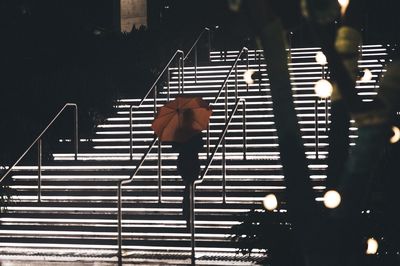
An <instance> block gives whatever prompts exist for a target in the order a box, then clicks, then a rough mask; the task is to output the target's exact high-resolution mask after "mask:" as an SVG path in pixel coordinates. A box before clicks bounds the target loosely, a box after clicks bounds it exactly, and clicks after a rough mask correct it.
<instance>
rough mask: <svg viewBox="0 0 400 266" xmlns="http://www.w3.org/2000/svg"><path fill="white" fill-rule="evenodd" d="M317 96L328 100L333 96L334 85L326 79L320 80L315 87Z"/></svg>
mask: <svg viewBox="0 0 400 266" xmlns="http://www.w3.org/2000/svg"><path fill="white" fill-rule="evenodd" d="M314 91H315V94H317V96H318V97H320V98H328V97H330V96H331V95H332V91H333V87H332V84H331V83H330V82H329V81H327V80H326V79H321V80H318V81H317V82H316V83H315V85H314Z"/></svg>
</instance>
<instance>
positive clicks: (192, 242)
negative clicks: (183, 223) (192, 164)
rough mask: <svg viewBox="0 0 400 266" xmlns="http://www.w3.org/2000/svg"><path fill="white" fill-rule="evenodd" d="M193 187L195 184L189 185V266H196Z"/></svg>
mask: <svg viewBox="0 0 400 266" xmlns="http://www.w3.org/2000/svg"><path fill="white" fill-rule="evenodd" d="M195 186H196V184H195V183H194V182H192V183H191V185H190V188H189V189H190V247H191V256H190V260H191V265H196V250H195V247H196V242H195V224H194V221H195V213H194V208H195V204H196V203H195V191H196V189H195Z"/></svg>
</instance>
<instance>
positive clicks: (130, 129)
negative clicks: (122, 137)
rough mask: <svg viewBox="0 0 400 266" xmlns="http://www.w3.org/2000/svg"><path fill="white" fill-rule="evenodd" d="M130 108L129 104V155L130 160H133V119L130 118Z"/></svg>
mask: <svg viewBox="0 0 400 266" xmlns="http://www.w3.org/2000/svg"><path fill="white" fill-rule="evenodd" d="M132 108H133V106H132V105H131V106H130V108H129V156H130V159H131V161H132V160H133V120H132V115H133V114H132V113H133V112H132Z"/></svg>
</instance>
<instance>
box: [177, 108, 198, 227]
mask: <svg viewBox="0 0 400 266" xmlns="http://www.w3.org/2000/svg"><path fill="white" fill-rule="evenodd" d="M181 112H182V113H181V115H180V116H179V119H180V121H179V122H180V128H179V130H178V131H177V132H176V134H177V136H176V139H179V140H182V141H181V142H174V143H172V148H173V149H174V150H175V151H176V152H178V153H179V155H178V160H177V170H178V173H179V175H180V176H181V177H182V180H183V183H184V185H185V190H184V193H183V212H182V214H183V216H184V218H185V220H186V222H187V226H189V219H190V187H191V186H192V184H193V181H194V180H196V179H197V178H198V177H199V173H200V159H199V152H200V151H201V149H202V148H203V138H202V134H201V132H196V131H194V130H193V128H194V126H193V123H195V122H194V120H193V111H192V110H191V109H184V110H183V111H181Z"/></svg>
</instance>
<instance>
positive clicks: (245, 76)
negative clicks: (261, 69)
mask: <svg viewBox="0 0 400 266" xmlns="http://www.w3.org/2000/svg"><path fill="white" fill-rule="evenodd" d="M255 72H256V71H255V70H254V69H249V70H246V71H245V72H244V74H243V79H244V81H245V82H246V84H253V83H254V79H253V78H252V77H251V76H252V75H253V74H254V73H255Z"/></svg>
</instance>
